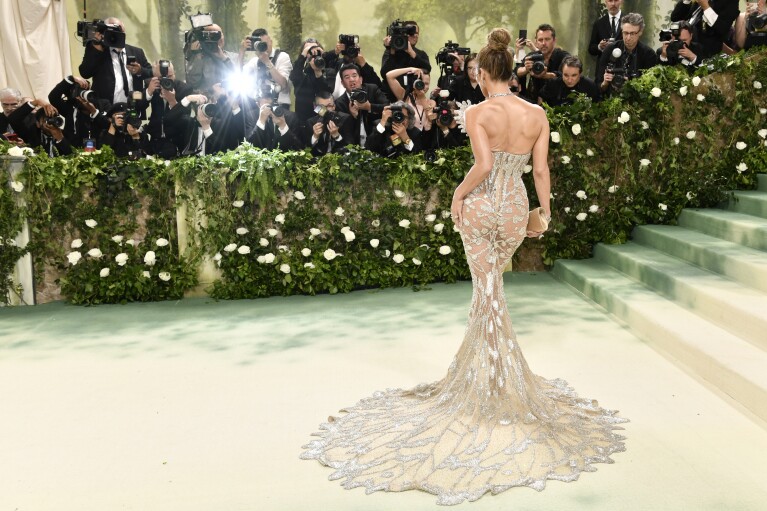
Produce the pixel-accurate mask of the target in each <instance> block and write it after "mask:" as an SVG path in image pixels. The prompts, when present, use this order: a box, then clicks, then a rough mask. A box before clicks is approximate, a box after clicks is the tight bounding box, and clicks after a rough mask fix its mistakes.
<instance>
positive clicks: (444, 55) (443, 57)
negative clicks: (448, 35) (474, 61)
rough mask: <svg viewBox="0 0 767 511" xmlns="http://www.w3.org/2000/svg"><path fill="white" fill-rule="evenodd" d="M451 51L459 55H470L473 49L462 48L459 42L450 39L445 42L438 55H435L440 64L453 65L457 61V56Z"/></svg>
mask: <svg viewBox="0 0 767 511" xmlns="http://www.w3.org/2000/svg"><path fill="white" fill-rule="evenodd" d="M451 53H456V54H458V55H470V54H471V49H470V48H461V47H460V46H458V43H454V42H453V41H450V40H448V41H447V42H446V43H445V46H443V47H442V48H440V50H439V51H438V52H437V55H436V56H435V57H434V58H435V59H436V60H437V62H438V63H439V64H444V65H445V66H449V67H451V68H452V67H453V62H454V61H455V57H454V56H453V55H450V54H451Z"/></svg>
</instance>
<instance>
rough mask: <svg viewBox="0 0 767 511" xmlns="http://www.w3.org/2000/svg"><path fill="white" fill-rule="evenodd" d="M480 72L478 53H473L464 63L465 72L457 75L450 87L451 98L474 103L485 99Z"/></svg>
mask: <svg viewBox="0 0 767 511" xmlns="http://www.w3.org/2000/svg"><path fill="white" fill-rule="evenodd" d="M478 74H479V64H478V63H477V54H476V53H472V54H471V55H469V57H468V58H467V59H466V61H465V63H464V65H463V74H461V75H460V76H457V77H456V78H455V80H453V83H451V84H450V87H449V88H448V90H449V91H450V99H452V100H453V101H470V102H471V104H472V105H476V104H477V103H480V102H482V101H484V100H485V95H484V94H482V88H481V87H480V86H479V82H478V81H477V76H478Z"/></svg>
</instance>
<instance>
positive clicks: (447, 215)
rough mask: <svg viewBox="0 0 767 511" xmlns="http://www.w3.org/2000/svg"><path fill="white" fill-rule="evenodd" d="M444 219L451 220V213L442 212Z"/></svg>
mask: <svg viewBox="0 0 767 511" xmlns="http://www.w3.org/2000/svg"><path fill="white" fill-rule="evenodd" d="M442 218H450V211H448V210H445V211H443V212H442Z"/></svg>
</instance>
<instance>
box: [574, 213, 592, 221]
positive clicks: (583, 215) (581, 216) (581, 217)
mask: <svg viewBox="0 0 767 511" xmlns="http://www.w3.org/2000/svg"><path fill="white" fill-rule="evenodd" d="M587 216H589V215H587V214H586V213H578V214H577V215H575V219H576V220H578V221H579V222H583V221H584V220H586V217H587Z"/></svg>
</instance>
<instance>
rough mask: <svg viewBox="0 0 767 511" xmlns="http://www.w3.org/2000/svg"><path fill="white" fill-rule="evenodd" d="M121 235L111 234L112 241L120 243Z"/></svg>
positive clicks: (121, 240)
mask: <svg viewBox="0 0 767 511" xmlns="http://www.w3.org/2000/svg"><path fill="white" fill-rule="evenodd" d="M123 239H124V238H123V236H120V235H119V234H118V235H117V236H112V241H114V242H115V243H117V244H120V243H122V242H123Z"/></svg>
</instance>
